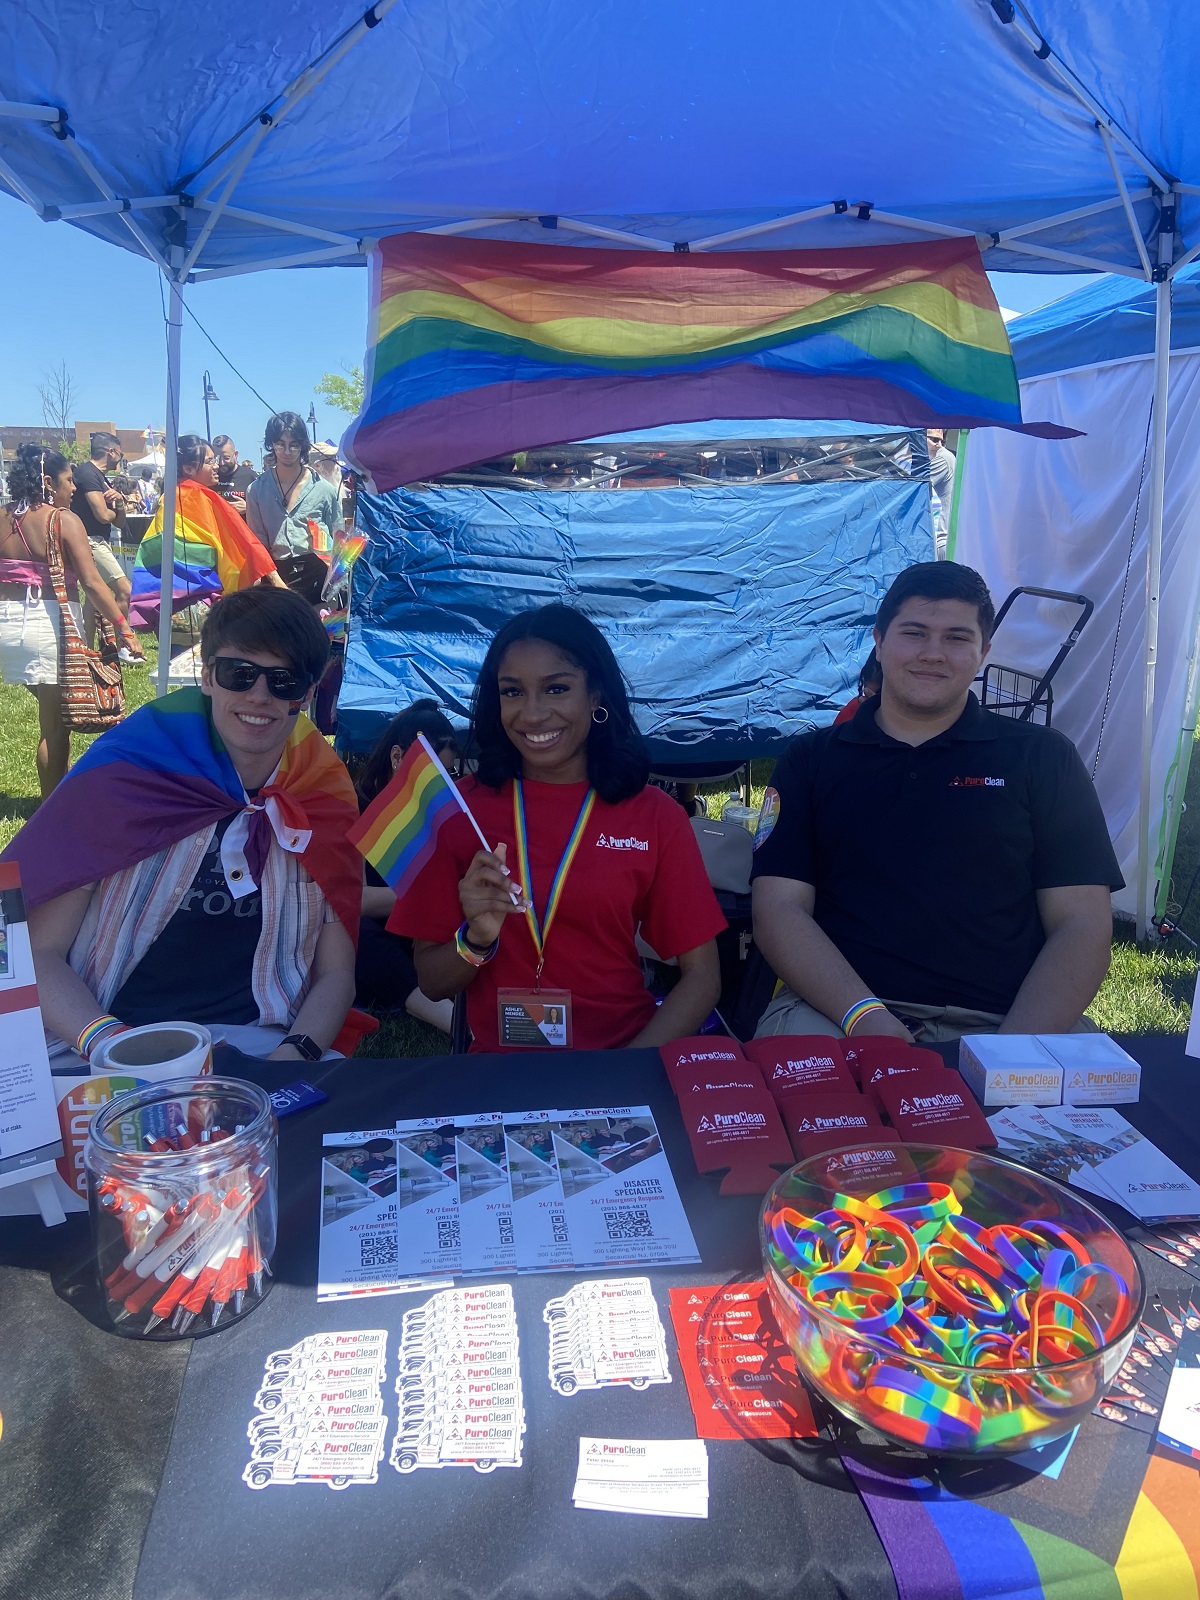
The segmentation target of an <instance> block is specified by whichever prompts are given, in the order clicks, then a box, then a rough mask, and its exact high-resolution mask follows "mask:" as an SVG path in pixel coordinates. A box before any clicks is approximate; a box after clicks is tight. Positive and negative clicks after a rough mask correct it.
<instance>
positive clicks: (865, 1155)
mask: <svg viewBox="0 0 1200 1600" xmlns="http://www.w3.org/2000/svg"><path fill="white" fill-rule="evenodd" d="M811 1176H812V1177H813V1178H814V1180H815V1181H817V1182H823V1183H824V1184H825V1185H826V1186H827V1187H828V1188H829V1190H830V1191H831V1192H832V1193H835V1194H852V1195H855V1196H857V1198H858V1199H860V1200H865V1199H866V1198H867V1197H868V1195H873V1194H878V1192H879V1191H880V1189H893V1188H895V1187H896V1186H897V1185H898V1184H901V1183H911V1182H912V1180H913V1179H914V1178H915V1177H916V1176H917V1168H916V1163H915V1162H914V1161H913V1158H912V1157H911V1156H910V1155H909V1153H908V1151H907V1150H906V1149H905V1148H904V1141H903V1139H901V1137H900V1135H899V1134H898V1133H896V1132H895V1131H894V1130H893V1129H891V1128H886V1129H883V1130H881V1131H877V1132H875V1134H874V1137H872V1130H871V1129H870V1128H868V1129H867V1131H866V1133H864V1134H863V1136H862V1138H861V1139H859V1140H857V1141H856V1142H855V1143H854V1144H853V1145H851V1146H850V1147H849V1148H848V1149H841V1150H833V1151H826V1152H825V1153H823V1154H821V1155H818V1156H815V1157H814V1158H813V1161H812V1167H811Z"/></svg>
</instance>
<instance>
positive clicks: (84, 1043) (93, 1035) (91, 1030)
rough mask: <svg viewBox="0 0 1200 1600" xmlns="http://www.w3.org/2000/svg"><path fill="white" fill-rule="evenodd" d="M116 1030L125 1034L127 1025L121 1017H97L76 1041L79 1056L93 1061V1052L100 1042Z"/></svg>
mask: <svg viewBox="0 0 1200 1600" xmlns="http://www.w3.org/2000/svg"><path fill="white" fill-rule="evenodd" d="M114 1028H119V1029H120V1030H121V1032H122V1033H124V1031H125V1024H124V1023H123V1022H122V1021H121V1019H120V1017H112V1016H108V1015H105V1016H102V1017H95V1018H93V1020H92V1021H91V1022H89V1023H88V1025H87V1027H86V1028H85V1029H84V1030H83V1032H82V1033H81V1034H80V1035H79V1037H78V1039H76V1041H75V1048H76V1050H78V1051H79V1054H80V1055H81V1056H82V1057H83V1058H84V1060H85V1061H90V1060H91V1055H92V1051H93V1050H94V1049H95V1048H96V1046H97V1044H99V1042H100V1040H101V1039H103V1038H104V1037H105V1036H106V1035H107V1034H109V1033H110V1032H111V1031H112V1030H113V1029H114Z"/></svg>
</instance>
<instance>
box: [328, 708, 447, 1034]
mask: <svg viewBox="0 0 1200 1600" xmlns="http://www.w3.org/2000/svg"><path fill="white" fill-rule="evenodd" d="M419 733H423V734H424V735H425V737H426V738H427V739H428V740H429V742H430V744H431V745H432V746H433V748H434V751H435V752H436V754H437V757H438V759H439V761H441V763H442V765H443V766H444V767H445V768H446V770H447V771H448V772H449V773H451V774H452V775H454V774H455V769H456V768H457V766H458V760H459V754H460V752H459V748H458V739H457V736H456V735H455V732H454V729H453V727H452V726H451V724H450V722H449V719H448V718H446V717H444V716H443V715H442V713H441V712H440V711H439V710H438V707H437V701H436V700H416V701H414V702H413V704H412V705H411V706H409V707H408V708H407V709H406V710H404V711H401V712H400V713H399V715H398V716H395V717H393V718H392V720H391V721H390V722H389V723H388V725H387V727H386V728H385V729H384V730H383V733H382V734H381V735H380V737H379V740H378V742H377V743H376V745H375V748H374V749H373V750H372V751H371V754H370V755H369V756H368V757H367V761H366V765H365V766H364V767H363V770H362V774H361V776H360V777H359V780H358V804H359V809H360V810H362V811H365V810H366V809H367V807H368V806H369V805H370V804H371V801H372V800H374V799H375V798H376V796H377V795H379V794H380V793H382V791H383V790H384V789H386V788H387V786H388V784H389V783H390V782H391V780H392V777H393V775H394V774H395V772H396V769H397V767H399V765H400V763H401V761H403V759H404V756H405V753H406V752H407V750H408V747H409V745H410V744H412V742H413V740H414V739H415V738H416V737H417V735H418V734H419ZM363 865H364V868H365V871H366V882H365V884H364V886H363V892H362V920H361V922H360V923H359V928H358V959H357V961H356V962H355V965H354V990H355V994H354V999H355V1004H356V1005H359V1006H365V1007H369V1008H371V1009H372V1010H376V1011H399V1010H400V1009H401V1008H403V1009H404V1010H406V1011H407V1012H408V1014H409V1016H411V1017H417V1018H419V1019H420V1021H422V1022H431V1023H432V1024H433V1025H434V1027H435V1028H441V1029H442V1031H443V1032H444V1033H449V1032H450V1027H451V1022H452V1020H453V1010H454V1005H453V1002H452V1001H450V1000H429V999H426V997H425V996H424V995H423V994H422V993H421V991H420V989H419V988H418V987H417V969H416V968H415V967H414V966H413V959H412V940H411V939H402V938H400V937H398V936H397V935H396V934H394V933H389V932H388V931H387V929H386V928H385V926H384V924H385V923H386V922H387V919H388V918H389V917H390V916H391V914H392V911H393V910H394V909H395V905H396V896H395V894H394V893H393V892H392V890H391V889H389V888H388V886H387V884H386V883H385V882H384V880H383V878H382V877H380V875H379V873H378V872H376V871H375V868H374V867H373V866H372V865H371V863H370V862H369V861H367V862H364V863H363Z"/></svg>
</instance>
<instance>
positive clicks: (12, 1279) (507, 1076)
mask: <svg viewBox="0 0 1200 1600" xmlns="http://www.w3.org/2000/svg"><path fill="white" fill-rule="evenodd" d="M1123 1042H1124V1043H1125V1045H1126V1047H1127V1048H1128V1049H1130V1050H1131V1052H1132V1053H1133V1054H1134V1055H1136V1056H1137V1057H1138V1058H1139V1059H1140V1060H1141V1061H1142V1062H1143V1065H1144V1067H1145V1069H1146V1077H1145V1083H1144V1088H1143V1097H1142V1101H1141V1103H1140V1104H1139V1105H1136V1106H1130V1107H1123V1108H1121V1109H1122V1111H1123V1113H1124V1114H1125V1115H1127V1116H1128V1118H1129V1120H1130V1121H1131V1122H1133V1123H1135V1124H1136V1125H1137V1126H1138V1127H1139V1128H1140V1129H1142V1131H1143V1132H1144V1133H1146V1134H1147V1136H1148V1137H1150V1138H1151V1139H1153V1140H1154V1141H1155V1143H1157V1144H1158V1145H1159V1146H1160V1147H1161V1148H1162V1149H1163V1150H1165V1151H1166V1152H1167V1154H1168V1155H1171V1156H1172V1157H1173V1158H1174V1159H1175V1160H1176V1161H1178V1162H1179V1163H1180V1165H1181V1166H1183V1167H1185V1168H1186V1169H1187V1170H1188V1171H1189V1172H1192V1173H1193V1174H1197V1175H1200V1136H1198V1135H1197V1131H1196V1127H1195V1110H1194V1108H1195V1103H1196V1089H1195V1084H1196V1082H1197V1075H1200V1064H1198V1063H1195V1062H1192V1061H1189V1060H1188V1059H1187V1058H1185V1057H1184V1056H1183V1053H1182V1044H1183V1041H1182V1039H1181V1038H1179V1037H1167V1038H1147V1039H1134V1040H1125V1041H1123ZM230 1065H231V1064H230V1063H228V1062H223V1063H222V1064H221V1066H222V1069H223V1070H229V1069H230ZM236 1071H238V1072H239V1073H241V1074H242V1075H244V1076H246V1077H249V1078H253V1079H254V1080H255V1081H257V1082H260V1083H262V1084H263V1085H264V1087H266V1088H269V1089H270V1088H275V1087H277V1086H279V1085H280V1084H282V1083H285V1082H287V1081H290V1080H291V1079H294V1078H295V1077H296V1076H297V1068H296V1066H295V1065H294V1064H292V1063H287V1064H274V1063H266V1062H249V1061H246V1060H242V1059H238V1061H237V1062H236ZM306 1072H307V1076H308V1077H309V1078H310V1080H311V1081H313V1082H316V1083H318V1084H320V1086H321V1087H322V1088H324V1089H325V1091H326V1092H327V1093H328V1094H329V1096H330V1099H329V1101H328V1103H326V1104H324V1105H321V1106H318V1107H315V1108H313V1109H312V1110H309V1111H305V1112H302V1113H300V1114H298V1115H296V1116H293V1117H290V1118H287V1119H286V1120H285V1121H284V1122H282V1123H281V1125H280V1213H281V1215H280V1244H279V1248H278V1251H277V1255H276V1258H275V1267H276V1273H277V1278H278V1283H277V1286H276V1288H275V1290H274V1292H273V1293H272V1295H271V1296H270V1297H269V1298H268V1299H267V1300H266V1302H265V1303H264V1304H263V1305H262V1306H261V1307H260V1308H259V1309H257V1310H256V1311H255V1312H254V1313H253V1315H251V1316H249V1317H247V1318H246V1319H245V1320H244V1321H243V1322H241V1323H239V1324H237V1325H236V1326H231V1327H229V1328H227V1329H225V1330H222V1331H219V1332H218V1333H217V1334H216V1335H214V1336H212V1337H210V1338H207V1339H203V1340H200V1341H197V1342H196V1344H195V1345H194V1346H193V1347H189V1346H188V1345H187V1344H186V1343H179V1344H171V1345H154V1344H148V1343H144V1342H137V1341H131V1340H125V1339H122V1338H120V1337H117V1336H115V1335H113V1334H112V1333H110V1332H108V1331H105V1329H104V1327H103V1322H104V1318H103V1313H102V1311H101V1310H100V1308H99V1305H98V1297H97V1294H96V1289H95V1285H94V1281H93V1280H92V1277H91V1274H90V1270H89V1247H90V1241H89V1237H88V1229H87V1220H86V1218H82V1217H76V1218H72V1219H70V1220H69V1221H68V1222H67V1224H66V1225H65V1226H62V1227H60V1228H57V1229H53V1230H46V1229H44V1228H43V1227H42V1225H41V1223H40V1221H37V1220H35V1219H19V1220H16V1221H6V1222H4V1223H2V1224H0V1412H2V1414H3V1417H4V1433H3V1436H2V1438H0V1600H58V1597H59V1596H62V1597H64V1600H65V1597H67V1596H71V1597H72V1600H92V1597H95V1600H101V1597H103V1600H115V1597H121V1600H124V1597H126V1596H129V1595H131V1593H133V1592H134V1579H135V1572H137V1584H136V1594H137V1600H185V1597H189V1600H190V1597H193V1596H195V1597H201V1596H203V1597H205V1600H218V1597H221V1600H224V1597H230V1600H233V1597H237V1600H243V1597H247V1600H248V1597H258V1596H262V1597H264V1600H266V1597H272V1596H284V1595H286V1596H288V1597H293V1596H294V1597H295V1600H305V1597H308V1596H313V1597H314V1600H315V1597H316V1596H321V1597H322V1600H341V1597H343V1596H344V1597H347V1600H349V1597H350V1596H354V1597H356V1600H357V1597H361V1596H372V1597H373V1596H404V1597H405V1600H410V1597H412V1600H417V1597H420V1600H426V1597H428V1600H449V1597H451V1596H454V1597H456V1600H457V1597H460V1596H466V1595H480V1596H482V1595H487V1596H489V1597H500V1596H503V1597H506V1600H507V1597H512V1600H516V1597H519V1596H542V1595H546V1596H549V1595H571V1596H585V1595H586V1596H593V1595H595V1596H598V1595H601V1594H602V1595H604V1596H606V1597H609V1600H614V1597H618V1596H620V1597H625V1596H628V1597H630V1600H633V1597H639V1600H640V1597H642V1596H652V1595H653V1596H664V1597H666V1596H671V1597H674V1596H682V1595H696V1596H702V1597H709V1596H711V1597H713V1600H716V1597H717V1596H721V1597H736V1596H742V1595H747V1596H748V1595H763V1596H784V1595H788V1596H799V1595H803V1596H804V1597H805V1600H822V1597H834V1596H843V1595H846V1596H850V1595H852V1596H854V1597H855V1600H875V1597H879V1600H884V1597H886V1600H893V1597H894V1596H895V1587H894V1584H893V1582H892V1577H891V1573H890V1569H889V1568H888V1565H887V1561H886V1558H885V1557H884V1554H883V1551H882V1548H881V1547H880V1545H879V1543H878V1540H877V1539H876V1537H875V1534H874V1531H873V1529H872V1526H871V1523H870V1521H869V1520H868V1518H867V1516H866V1514H865V1512H864V1511H863V1508H862V1506H861V1504H860V1502H859V1500H858V1497H857V1495H856V1494H855V1492H854V1490H853V1489H852V1488H851V1487H850V1485H849V1483H848V1480H847V1479H846V1477H845V1475H844V1473H843V1470H842V1468H841V1465H840V1463H839V1461H838V1459H837V1456H836V1452H835V1451H833V1450H832V1449H831V1448H829V1447H828V1446H827V1445H825V1444H823V1443H821V1442H812V1441H808V1442H805V1441H800V1442H796V1443H790V1442H780V1443H771V1444H763V1445H759V1446H751V1445H749V1444H746V1443H743V1442H740V1441H734V1442H718V1443H710V1445H709V1472H710V1496H711V1499H710V1513H709V1518H708V1520H707V1521H696V1522H693V1521H674V1520H667V1519H663V1518H657V1517H645V1518H642V1517H632V1516H620V1515H612V1514H607V1513H602V1512H583V1511H579V1512H577V1511H575V1510H574V1509H573V1507H572V1505H571V1488H572V1485H573V1482H574V1474H575V1462H576V1451H577V1441H578V1438H579V1436H580V1435H581V1434H598V1435H606V1436H612V1437H618V1438H630V1437H639V1436H646V1437H663V1438H688V1437H691V1436H693V1433H694V1428H693V1423H692V1417H691V1411H690V1408H689V1405H688V1401H687V1396H686V1392H685V1389H684V1385H683V1382H682V1376H681V1373H680V1370H679V1366H678V1362H677V1359H676V1357H675V1353H674V1346H673V1341H671V1340H669V1348H670V1351H671V1367H672V1373H673V1380H674V1381H673V1382H672V1383H671V1384H670V1385H665V1386H661V1387H657V1388H654V1389H651V1390H649V1391H647V1392H645V1393H641V1394H636V1393H633V1392H629V1391H620V1392H614V1391H604V1390H601V1391H599V1392H597V1393H590V1394H580V1395H576V1396H572V1397H570V1398H562V1397H560V1396H557V1395H555V1394H554V1393H553V1392H552V1391H551V1389H550V1387H549V1383H548V1381H547V1378H546V1347H545V1330H544V1326H543V1324H542V1319H541V1309H542V1306H543V1305H544V1304H545V1301H546V1300H547V1299H548V1298H549V1297H550V1296H551V1295H554V1294H558V1293H561V1292H562V1290H563V1288H564V1286H565V1285H566V1284H567V1283H569V1282H571V1281H573V1280H574V1279H575V1278H578V1277H583V1276H595V1274H594V1273H593V1274H584V1273H572V1274H558V1275H546V1276H540V1277H534V1278H525V1279H514V1280H513V1283H514V1293H515V1296H516V1302H517V1314H518V1321H519V1327H520V1337H521V1361H522V1373H523V1381H524V1389H525V1404H526V1409H527V1420H528V1433H527V1436H526V1446H525V1465H524V1466H523V1467H522V1468H521V1469H519V1470H515V1471H514V1470H503V1469H502V1470H500V1471H497V1472H495V1473H493V1474H490V1475H488V1476H482V1475H480V1474H478V1473H475V1472H473V1471H471V1470H470V1469H463V1468H446V1469H442V1470H440V1471H439V1470H431V1471H424V1470H423V1471H419V1472H417V1473H415V1474H412V1475H411V1476H408V1477H404V1478H401V1477H400V1476H399V1475H398V1474H396V1473H395V1472H393V1471H392V1469H391V1468H390V1467H388V1465H387V1463H386V1457H385V1460H384V1463H383V1465H382V1467H381V1472H380V1481H379V1483H378V1484H376V1485H373V1486H363V1487H351V1488H349V1489H347V1490H345V1491H344V1492H341V1493H337V1492H332V1491H330V1490H329V1489H327V1488H326V1487H325V1486H324V1485H320V1484H301V1485H295V1486H290V1487H287V1488H269V1489H267V1490H265V1491H262V1492H260V1493H255V1492H252V1491H250V1490H248V1489H247V1488H246V1487H245V1486H244V1485H243V1484H242V1482H241V1470H242V1468H243V1466H244V1465H245V1464H246V1462H247V1460H248V1459H249V1450H248V1440H247V1437H246V1424H247V1422H248V1421H249V1420H250V1417H251V1415H252V1402H253V1396H254V1393H255V1390H256V1389H257V1387H258V1383H259V1381H260V1377H261V1373H262V1364H263V1361H264V1359H265V1357H266V1355H267V1354H268V1353H269V1352H270V1351H272V1350H275V1349H279V1348H281V1347H282V1346H284V1345H288V1344H292V1343H294V1342H295V1341H296V1340H297V1339H299V1338H301V1337H303V1336H304V1335H305V1334H307V1333H312V1332H316V1331H319V1330H323V1329H326V1328H338V1327H360V1328H361V1327H379V1328H387V1329H389V1330H390V1331H391V1332H392V1333H393V1334H396V1333H398V1331H399V1326H400V1319H401V1317H402V1315H403V1313H404V1310H405V1309H407V1308H408V1307H409V1306H411V1305H412V1304H413V1303H414V1300H413V1299H412V1297H408V1296H389V1297H383V1298H380V1299H376V1300H370V1301H366V1302H358V1303H355V1304H353V1305H346V1304H344V1303H342V1304H338V1305H326V1306H318V1304H317V1302H316V1297H315V1290H314V1285H315V1281H316V1254H317V1217H318V1192H319V1170H320V1154H319V1152H320V1139H321V1135H322V1133H324V1132H326V1131H331V1130H335V1129H346V1128H356V1127H357V1128H367V1127H376V1126H383V1125H386V1124H389V1123H391V1122H392V1121H393V1120H395V1118H396V1117H398V1116H418V1115H442V1114H446V1113H457V1112H467V1111H478V1110H482V1109H496V1108H503V1109H505V1110H517V1109H521V1108H529V1109H535V1108H538V1107H550V1106H561V1105H566V1104H593V1105H597V1104H608V1105H622V1104H625V1105H628V1104H644V1103H649V1104H650V1106H651V1107H652V1108H653V1110H654V1112H655V1115H656V1117H657V1118H658V1121H659V1126H660V1129H661V1130H662V1133H663V1139H664V1144H665V1147H666V1151H667V1155H668V1157H669V1159H670V1162H671V1167H672V1170H673V1172H674V1173H675V1176H676V1179H677V1182H678V1185H679V1189H680V1193H681V1195H682V1197H683V1201H684V1205H685V1207H686V1209H687V1212H688V1215H689V1219H690V1221H691V1223H692V1228H693V1231H694V1233H695V1237H696V1242H697V1246H698V1248H699V1251H700V1254H701V1256H702V1258H703V1266H702V1267H695V1268H688V1269H678V1270H664V1269H651V1274H650V1275H651V1279H652V1282H653V1285H654V1289H655V1293H656V1296H657V1298H658V1300H659V1306H660V1312H661V1314H662V1316H663V1321H664V1323H665V1324H669V1319H668V1317H667V1298H666V1288H667V1287H668V1286H669V1285H670V1284H672V1283H682V1282H691V1283H699V1282H716V1281H720V1280H721V1279H723V1278H726V1277H729V1276H732V1275H735V1274H747V1275H749V1274H753V1273H754V1272H755V1271H756V1269H757V1265H758V1261H757V1233H756V1221H757V1206H758V1203H757V1201H755V1200H753V1199H727V1200H720V1199H718V1198H717V1195H716V1181H715V1180H713V1179H704V1178H700V1177H698V1176H697V1175H696V1173H695V1169H694V1165H693V1162H692V1159H691V1153H690V1149H689V1147H688V1145H687V1141H686V1137H685V1135H684V1133H683V1129H682V1125H681V1123H680V1119H679V1115H678V1111H677V1109H676V1107H675V1103H674V1100H673V1098H672V1096H671V1092H670V1089H669V1086H668V1084H667V1081H666V1077H665V1075H664V1073H663V1072H662V1069H661V1066H660V1065H659V1062H658V1057H657V1055H656V1053H654V1052H650V1051H624V1052H604V1053H593V1054H576V1055H571V1056H567V1057H560V1056H555V1057H548V1056H546V1055H542V1054H530V1055H519V1056H518V1055H514V1056H507V1057H486V1056H476V1057H446V1056H441V1057H435V1058H432V1059H428V1060H417V1061H400V1062H385V1061H363V1062H355V1061H350V1062H339V1063H331V1064H329V1065H327V1066H318V1067H313V1068H309V1069H306ZM1113 1215H1114V1218H1115V1219H1116V1220H1124V1221H1126V1222H1127V1221H1128V1219H1127V1218H1123V1217H1122V1215H1121V1214H1119V1213H1116V1212H1114V1213H1113ZM1142 1261H1143V1265H1144V1266H1145V1268H1146V1270H1147V1275H1148V1277H1149V1278H1150V1280H1151V1281H1152V1282H1155V1283H1159V1284H1163V1285H1165V1284H1167V1283H1168V1282H1169V1281H1174V1274H1173V1272H1172V1269H1171V1268H1170V1267H1168V1266H1166V1264H1165V1263H1162V1262H1160V1261H1158V1259H1157V1258H1156V1257H1152V1256H1150V1255H1148V1254H1147V1253H1146V1252H1142ZM394 1346H395V1341H394V1339H393V1340H392V1341H391V1349H392V1357H391V1359H390V1361H389V1367H388V1375H387V1382H386V1384H385V1388H384V1395H385V1406H386V1409H388V1410H389V1412H390V1411H391V1410H393V1409H394V1399H393V1397H392V1390H391V1383H392V1380H393V1379H394V1376H395V1373H394ZM189 1354H190V1366H189V1365H188V1362H189ZM185 1368H186V1369H187V1378H186V1382H185V1381H184V1373H185ZM181 1391H182V1398H181ZM177 1407H178V1415H176V1409H177ZM173 1419H174V1435H173V1437H172V1431H171V1430H172V1421H173ZM1103 1426H1106V1427H1108V1428H1109V1431H1110V1433H1117V1432H1121V1431H1123V1430H1116V1429H1113V1428H1112V1427H1111V1425H1103ZM168 1443H170V1454H169V1459H168ZM160 1480H161V1481H160ZM156 1494H157V1506H156V1505H155V1500H156ZM152 1510H153V1512H154V1515H153V1519H152V1520H151V1512H152ZM148 1527H149V1535H148V1536H147V1528H148ZM143 1539H145V1550H144V1554H143V1555H142V1560H141V1569H140V1572H139V1571H138V1559H139V1551H141V1549H142V1544H143Z"/></svg>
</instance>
